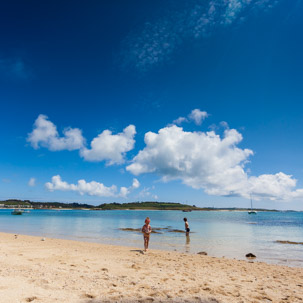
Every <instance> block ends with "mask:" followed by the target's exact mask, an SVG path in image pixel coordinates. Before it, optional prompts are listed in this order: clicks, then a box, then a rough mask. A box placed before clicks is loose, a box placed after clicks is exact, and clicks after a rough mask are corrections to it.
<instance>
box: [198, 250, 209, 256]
mask: <svg viewBox="0 0 303 303" xmlns="http://www.w3.org/2000/svg"><path fill="white" fill-rule="evenodd" d="M197 254H198V255H202V256H207V252H205V251H200V252H198V253H197Z"/></svg>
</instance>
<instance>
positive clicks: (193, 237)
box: [0, 209, 303, 267]
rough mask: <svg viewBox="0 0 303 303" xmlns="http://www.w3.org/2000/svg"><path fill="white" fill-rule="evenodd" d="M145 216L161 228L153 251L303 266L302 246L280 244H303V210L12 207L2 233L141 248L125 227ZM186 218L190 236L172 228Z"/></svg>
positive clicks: (2, 213)
mask: <svg viewBox="0 0 303 303" xmlns="http://www.w3.org/2000/svg"><path fill="white" fill-rule="evenodd" d="M147 216H148V217H150V219H151V226H152V228H162V229H160V230H159V232H160V233H159V234H152V235H151V238H150V249H153V248H154V249H163V250H176V251H180V252H185V253H197V252H200V251H205V252H207V253H208V255H210V256H214V257H223V256H224V257H226V258H235V259H245V255H246V254H247V253H253V254H255V255H256V256H257V259H256V261H264V262H267V263H273V264H281V265H288V266H300V267H303V245H294V244H281V243H277V242H276V241H277V240H287V241H294V242H303V212H259V213H258V214H257V215H249V214H248V213H247V212H237V211H232V212H229V211H209V212H204V211H203V212H202V211H193V212H186V213H185V212H182V211H135V210H111V211H86V210H60V211H58V210H31V211H30V213H24V214H23V215H22V216H12V215H11V210H6V209H2V210H0V231H1V232H9V233H18V234H26V235H35V236H41V237H52V238H62V239H72V240H78V241H89V242H98V243H104V244H114V245H124V246H132V247H138V248H142V247H143V238H142V234H141V233H140V232H136V231H124V230H121V229H123V228H133V229H137V228H141V227H142V226H143V224H144V219H145V218H146V217H147ZM185 216H186V217H187V218H188V222H189V225H190V229H191V233H190V235H189V236H188V237H186V235H185V233H180V232H173V231H172V230H174V229H175V230H184V221H183V218H184V217H185Z"/></svg>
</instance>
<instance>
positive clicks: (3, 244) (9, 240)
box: [0, 232, 303, 303]
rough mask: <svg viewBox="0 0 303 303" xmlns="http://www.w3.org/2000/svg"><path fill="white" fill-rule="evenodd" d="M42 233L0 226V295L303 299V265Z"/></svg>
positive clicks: (93, 300) (225, 301)
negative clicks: (21, 232) (3, 229)
mask: <svg viewBox="0 0 303 303" xmlns="http://www.w3.org/2000/svg"><path fill="white" fill-rule="evenodd" d="M42 239H43V238H42ZM42 239H41V237H37V236H26V235H19V234H18V235H17V236H15V234H11V233H2V232H1V233H0V253H1V255H2V258H1V259H0V266H1V270H0V272H1V275H0V289H1V293H2V295H1V297H0V302H47V303H48V302H85V303H88V302H90V303H101V302H185V301H188V302H205V303H210V302H218V303H233V302H235V303H240V302H243V303H246V302H251V303H253V302H262V303H263V302H277V303H278V302H279V303H280V302H281V301H282V300H283V302H289V303H293V302H303V295H302V294H303V268H298V267H288V266H284V265H271V264H267V263H262V262H252V263H251V261H243V260H232V259H226V258H216V257H210V256H201V255H198V254H185V253H180V252H173V251H162V250H154V249H151V250H150V251H149V252H148V253H147V254H143V253H142V247H140V248H138V247H124V246H115V245H105V244H99V243H92V242H81V241H74V240H62V239H53V238H45V240H44V241H42ZM142 246H143V241H142Z"/></svg>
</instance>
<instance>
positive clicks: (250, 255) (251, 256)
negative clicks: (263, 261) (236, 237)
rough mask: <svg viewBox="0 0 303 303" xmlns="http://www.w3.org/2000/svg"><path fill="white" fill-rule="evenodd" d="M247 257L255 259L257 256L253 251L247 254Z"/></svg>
mask: <svg viewBox="0 0 303 303" xmlns="http://www.w3.org/2000/svg"><path fill="white" fill-rule="evenodd" d="M245 257H246V258H248V259H254V258H256V256H255V255H254V254H252V253H248V254H246V255H245Z"/></svg>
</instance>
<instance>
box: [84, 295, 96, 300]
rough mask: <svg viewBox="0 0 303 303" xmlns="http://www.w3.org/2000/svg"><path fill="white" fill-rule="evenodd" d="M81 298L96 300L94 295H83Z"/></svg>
mask: <svg viewBox="0 0 303 303" xmlns="http://www.w3.org/2000/svg"><path fill="white" fill-rule="evenodd" d="M82 297H84V298H89V299H94V298H96V296H95V295H92V294H84V295H83V296H82Z"/></svg>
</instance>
